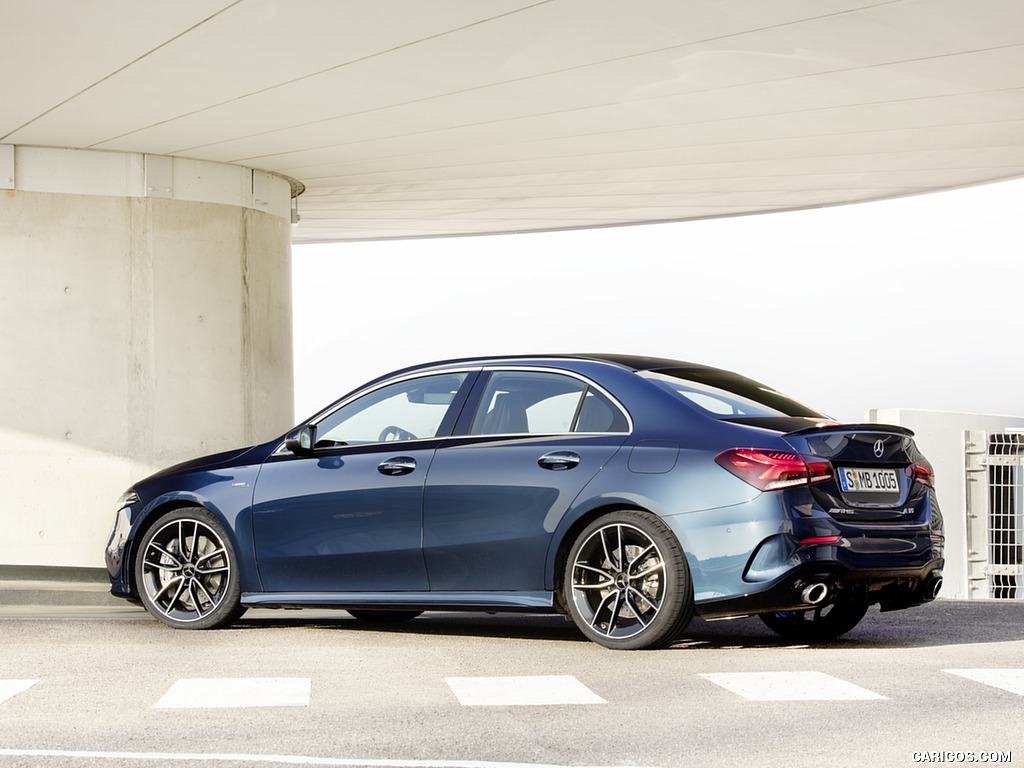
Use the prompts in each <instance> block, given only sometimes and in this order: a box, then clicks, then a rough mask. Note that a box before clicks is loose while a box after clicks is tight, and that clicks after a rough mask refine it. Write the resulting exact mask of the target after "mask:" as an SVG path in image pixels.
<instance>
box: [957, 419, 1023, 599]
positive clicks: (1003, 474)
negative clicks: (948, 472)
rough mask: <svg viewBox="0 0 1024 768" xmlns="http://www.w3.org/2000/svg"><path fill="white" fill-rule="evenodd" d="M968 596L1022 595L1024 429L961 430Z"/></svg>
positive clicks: (997, 596) (1004, 596)
mask: <svg viewBox="0 0 1024 768" xmlns="http://www.w3.org/2000/svg"><path fill="white" fill-rule="evenodd" d="M965 458H966V465H965V466H966V469H967V577H968V589H969V596H970V597H986V598H994V599H999V600H1024V430H1006V431H1005V432H984V431H980V430H968V431H967V433H966V435H965Z"/></svg>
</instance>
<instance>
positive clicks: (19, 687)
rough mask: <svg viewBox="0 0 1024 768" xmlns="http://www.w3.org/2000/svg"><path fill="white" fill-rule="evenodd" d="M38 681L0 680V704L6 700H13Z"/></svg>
mask: <svg viewBox="0 0 1024 768" xmlns="http://www.w3.org/2000/svg"><path fill="white" fill-rule="evenodd" d="M38 682H39V681H38V680H0V704H3V703H4V702H5V701H7V700H8V699H13V698H14V697H15V696H17V695H18V694H19V693H24V692H25V691H27V690H28V689H29V688H31V687H32V686H33V685H35V684H36V683H38Z"/></svg>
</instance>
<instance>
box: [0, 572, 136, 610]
mask: <svg viewBox="0 0 1024 768" xmlns="http://www.w3.org/2000/svg"><path fill="white" fill-rule="evenodd" d="M4 605H75V606H98V607H99V606H107V607H115V606H123V605H125V602H124V601H123V600H120V599H118V598H115V597H113V596H112V595H111V594H110V581H109V579H108V578H107V572H106V570H105V569H103V568H60V567H52V566H33V565H0V606H4Z"/></svg>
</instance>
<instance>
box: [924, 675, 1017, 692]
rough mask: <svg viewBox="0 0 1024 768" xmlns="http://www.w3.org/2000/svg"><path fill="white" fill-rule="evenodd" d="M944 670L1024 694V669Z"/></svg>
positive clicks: (977, 681)
mask: <svg viewBox="0 0 1024 768" xmlns="http://www.w3.org/2000/svg"><path fill="white" fill-rule="evenodd" d="M942 671H943V672H947V673H949V674H951V675H958V676H960V677H966V678H967V679H968V680H973V681H974V682H976V683H982V684H984V685H990V686H992V687H993V688H999V689H1000V690H1003V691H1009V692H1010V693H1015V694H1017V695H1018V696H1024V669H944V670H942Z"/></svg>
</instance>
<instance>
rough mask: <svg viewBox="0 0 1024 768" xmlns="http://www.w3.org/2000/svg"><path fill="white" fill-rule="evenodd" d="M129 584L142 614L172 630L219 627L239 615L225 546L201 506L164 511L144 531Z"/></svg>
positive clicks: (234, 574)
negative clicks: (132, 584)
mask: <svg viewBox="0 0 1024 768" xmlns="http://www.w3.org/2000/svg"><path fill="white" fill-rule="evenodd" d="M135 583H136V584H137V585H138V590H139V596H140V597H141V598H142V603H143V605H145V607H146V610H148V611H149V612H150V613H151V614H153V615H154V616H155V617H156V618H158V619H160V621H162V622H163V623H164V624H167V625H169V626H172V627H175V628H177V629H212V628H216V627H224V626H227V625H228V624H230V623H231V622H232V621H234V620H235V619H237V618H238V617H239V616H241V615H242V613H243V611H244V608H242V605H241V590H240V588H239V575H238V561H237V558H236V557H235V552H234V550H233V549H232V548H231V541H230V540H229V538H228V536H227V532H226V531H225V530H224V528H223V526H222V525H221V524H220V522H218V520H217V518H215V517H214V516H213V515H212V514H210V513H209V512H208V511H207V510H205V509H203V508H202V507H187V508H184V509H176V510H174V511H173V512H169V513H167V514H166V515H164V516H163V517H161V518H160V519H159V520H157V521H156V523H155V524H154V525H153V527H152V528H150V529H149V530H148V531H147V532H146V534H145V535H144V536H143V537H142V541H141V544H140V547H139V554H138V557H137V558H136V562H135Z"/></svg>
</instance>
